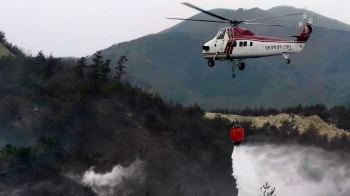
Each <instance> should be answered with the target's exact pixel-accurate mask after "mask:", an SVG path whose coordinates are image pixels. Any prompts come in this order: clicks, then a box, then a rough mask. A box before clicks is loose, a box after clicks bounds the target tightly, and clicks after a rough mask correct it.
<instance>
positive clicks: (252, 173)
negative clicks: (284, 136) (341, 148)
mask: <svg viewBox="0 0 350 196" xmlns="http://www.w3.org/2000/svg"><path fill="white" fill-rule="evenodd" d="M342 159H344V157H340V156H339V155H337V154H335V153H330V152H326V151H324V150H321V149H317V148H312V147H301V146H294V145H293V146H276V145H256V146H246V145H242V146H236V147H235V148H234V150H233V153H232V167H233V176H234V178H235V179H236V183H237V189H238V195H239V196H252V195H259V194H260V193H261V192H260V187H261V186H262V185H264V184H265V183H266V182H268V183H269V185H271V188H273V187H276V191H275V194H276V195H277V196H295V195H299V196H304V195H305V196H330V195H332V196H349V195H350V163H349V162H346V161H344V160H342Z"/></svg>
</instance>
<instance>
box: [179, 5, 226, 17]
mask: <svg viewBox="0 0 350 196" xmlns="http://www.w3.org/2000/svg"><path fill="white" fill-rule="evenodd" d="M182 4H184V5H187V6H188V7H191V8H193V9H196V10H199V11H201V12H203V13H206V14H208V15H210V16H213V17H215V18H218V19H221V20H227V21H231V20H230V19H227V18H224V17H222V16H219V15H216V14H214V13H211V12H208V11H205V10H203V9H201V8H199V7H196V6H194V5H192V4H190V3H182Z"/></svg>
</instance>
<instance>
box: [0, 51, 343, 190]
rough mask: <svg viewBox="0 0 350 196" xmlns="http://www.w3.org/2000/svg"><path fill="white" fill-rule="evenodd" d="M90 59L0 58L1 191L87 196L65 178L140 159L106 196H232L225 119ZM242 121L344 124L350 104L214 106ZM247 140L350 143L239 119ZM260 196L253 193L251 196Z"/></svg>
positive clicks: (99, 58) (118, 65) (122, 62)
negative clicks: (284, 116) (140, 173)
mask: <svg viewBox="0 0 350 196" xmlns="http://www.w3.org/2000/svg"><path fill="white" fill-rule="evenodd" d="M91 60H92V62H91V63H88V61H87V59H85V58H84V57H82V58H80V59H79V60H77V61H75V60H67V59H61V58H56V57H54V56H52V55H49V56H46V55H45V54H43V53H42V52H39V53H38V54H37V55H36V56H27V55H18V56H16V57H13V56H3V57H1V59H0V82H1V86H0V129H1V134H2V138H1V142H2V143H3V146H2V147H1V149H0V192H1V193H3V194H5V195H9V194H13V192H14V191H16V194H17V195H95V194H96V191H93V189H91V188H90V187H88V186H85V185H83V184H82V183H79V182H77V181H75V180H73V179H71V178H68V177H67V175H64V174H67V173H69V174H72V175H79V174H82V173H84V172H85V171H87V170H89V169H90V167H91V166H95V170H96V171H97V172H106V171H110V170H111V169H112V168H113V167H114V166H115V165H117V164H120V165H123V166H128V165H130V164H131V163H132V162H134V161H135V160H136V159H141V160H143V161H145V166H144V173H145V176H146V177H145V180H144V181H143V182H142V183H141V182H139V181H127V179H126V180H125V181H126V182H124V185H123V188H122V189H120V188H119V189H117V188H115V190H114V192H113V194H115V195H118V194H122V193H125V190H130V189H131V190H132V191H133V195H149V196H151V195H196V194H197V195H236V194H237V190H236V188H235V186H234V183H235V180H234V178H233V177H232V176H231V174H232V165H231V154H232V148H233V145H232V143H231V141H230V139H229V127H230V123H231V122H230V121H229V120H227V119H224V118H219V117H217V118H214V119H207V118H203V116H204V114H205V111H204V110H203V109H202V108H201V107H200V106H199V105H197V104H194V105H190V106H183V105H181V104H178V103H174V102H172V101H166V100H164V99H162V98H161V97H160V96H159V95H158V94H154V93H152V91H151V89H150V87H149V86H146V87H145V86H137V85H132V83H133V82H132V80H131V79H127V63H128V59H127V57H126V56H121V57H120V59H119V61H118V62H113V61H110V60H108V59H104V57H103V54H102V53H101V51H97V52H96V53H95V54H94V55H93V56H92V59H91ZM215 111H218V112H221V113H234V114H240V115H275V114H278V113H281V112H286V113H295V114H299V115H300V114H301V115H305V116H308V115H319V116H320V117H321V118H322V119H324V120H326V121H327V122H334V123H336V124H337V126H338V127H340V128H343V127H348V122H347V119H346V117H347V116H348V115H349V113H350V110H349V107H343V106H339V107H334V108H332V109H327V108H326V107H325V106H324V105H322V104H318V105H313V106H305V107H302V106H300V105H299V106H296V107H289V108H285V109H281V110H279V109H271V108H267V109H266V108H258V109H250V108H246V109H243V110H235V109H230V110H229V109H227V110H215ZM243 126H244V127H245V129H246V136H247V143H274V144H284V145H286V144H287V143H290V144H301V145H308V146H310V145H312V146H318V147H320V148H323V149H326V150H329V151H339V152H346V153H349V151H350V144H349V142H348V141H349V138H348V137H347V136H346V135H338V136H336V137H334V138H333V139H331V140H328V139H327V137H325V136H320V135H319V134H318V130H316V129H315V128H314V127H309V128H308V129H307V130H306V131H305V132H303V133H302V134H300V133H299V131H298V130H297V129H293V122H283V126H282V127H281V128H280V129H278V128H277V127H275V126H273V125H271V124H265V125H264V126H263V127H262V128H257V127H255V126H254V125H253V124H252V122H248V121H247V122H243ZM257 194H258V193H257Z"/></svg>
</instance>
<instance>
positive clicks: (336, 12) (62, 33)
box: [0, 0, 350, 57]
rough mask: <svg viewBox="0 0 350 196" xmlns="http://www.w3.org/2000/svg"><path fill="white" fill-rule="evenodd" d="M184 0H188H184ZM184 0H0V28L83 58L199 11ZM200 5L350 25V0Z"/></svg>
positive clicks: (14, 38)
mask: <svg viewBox="0 0 350 196" xmlns="http://www.w3.org/2000/svg"><path fill="white" fill-rule="evenodd" d="M185 1H186V0H185ZM181 2H184V0H166V1H164V0H143V1H141V0H0V3H1V6H0V14H1V15H0V18H1V20H0V21H1V22H0V30H2V31H4V32H5V34H6V37H7V40H8V41H10V42H12V43H14V44H16V45H18V46H20V47H23V48H24V49H25V50H28V51H31V53H32V54H33V55H36V54H37V52H38V51H39V50H42V51H43V52H44V53H45V54H50V53H52V54H53V55H54V56H75V57H81V56H86V55H91V54H93V53H94V52H96V50H99V49H104V48H107V47H109V46H111V45H113V44H114V43H119V42H124V41H130V40H132V39H136V38H138V37H142V36H144V35H147V34H152V33H157V32H159V31H161V30H163V29H166V28H168V27H171V26H173V25H175V24H177V23H178V22H179V21H172V20H166V19H165V18H166V17H181V18H188V17H190V16H192V15H194V14H197V13H198V12H197V11H196V10H193V9H191V8H188V7H186V6H183V5H182V4H181ZM187 2H189V3H192V4H195V5H197V6H199V7H202V8H204V9H214V8H228V9H235V10H236V9H238V8H246V9H250V8H254V7H259V8H261V9H269V8H271V7H275V6H278V5H290V6H294V7H297V8H307V9H309V10H312V11H315V12H317V13H319V14H322V15H324V16H327V17H330V18H333V19H337V20H339V21H342V22H345V23H347V24H350V0H333V1H329V0H327V1H326V0H317V1H316V0H278V1H277V0H264V1H257V0H244V1H238V0H188V1H187Z"/></svg>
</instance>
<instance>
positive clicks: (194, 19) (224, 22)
mask: <svg viewBox="0 0 350 196" xmlns="http://www.w3.org/2000/svg"><path fill="white" fill-rule="evenodd" d="M167 19H171V20H189V21H199V22H217V23H229V22H225V21H218V20H197V19H184V18H167Z"/></svg>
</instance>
